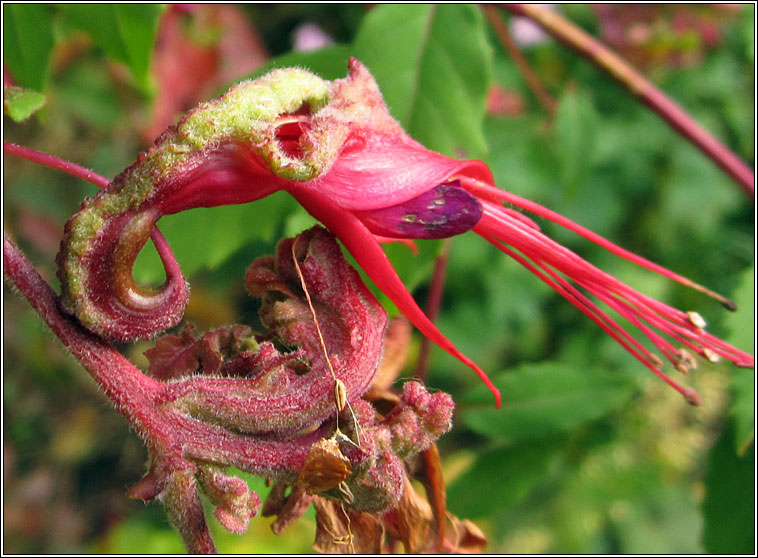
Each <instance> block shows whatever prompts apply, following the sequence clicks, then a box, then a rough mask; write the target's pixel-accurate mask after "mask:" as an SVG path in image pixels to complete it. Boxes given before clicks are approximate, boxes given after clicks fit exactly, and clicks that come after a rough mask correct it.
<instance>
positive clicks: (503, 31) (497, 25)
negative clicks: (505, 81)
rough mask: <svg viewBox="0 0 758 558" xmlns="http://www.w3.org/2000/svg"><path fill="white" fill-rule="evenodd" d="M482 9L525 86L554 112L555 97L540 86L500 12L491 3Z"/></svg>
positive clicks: (548, 110) (551, 113)
mask: <svg viewBox="0 0 758 558" xmlns="http://www.w3.org/2000/svg"><path fill="white" fill-rule="evenodd" d="M483 9H484V14H485V15H486V16H487V19H488V20H489V22H490V25H491V26H492V29H493V30H494V31H495V33H496V34H497V36H498V38H499V39H500V42H501V43H503V47H504V48H505V50H507V51H508V55H509V56H510V57H511V58H512V59H513V62H515V64H516V66H517V67H518V69H519V72H521V75H522V77H523V78H524V81H525V82H526V84H527V86H528V87H529V89H531V90H532V93H534V96H535V97H537V100H538V101H539V102H540V104H542V106H543V107H545V110H546V111H547V112H548V114H550V115H551V116H552V115H553V114H555V108H556V102H555V99H553V98H552V97H551V96H550V94H549V93H548V92H547V91H546V90H545V88H544V87H543V86H542V83H541V82H540V79H539V78H538V77H537V74H535V73H534V71H533V70H532V68H531V66H529V62H527V61H526V58H525V57H524V55H523V54H522V53H521V51H520V50H519V48H518V45H517V44H516V41H514V40H513V37H511V34H510V32H509V31H508V26H507V25H506V24H505V22H503V19H502V18H501V17H500V13H499V12H498V10H497V8H496V7H495V6H493V5H491V4H488V5H485V6H483Z"/></svg>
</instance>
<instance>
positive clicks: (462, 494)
mask: <svg viewBox="0 0 758 558" xmlns="http://www.w3.org/2000/svg"><path fill="white" fill-rule="evenodd" d="M562 449H563V447H562V445H561V443H560V441H558V440H554V439H543V440H540V443H533V442H531V441H530V442H525V443H521V444H516V445H513V446H507V447H501V448H497V449H494V450H489V451H486V452H484V453H482V454H480V455H479V456H478V457H477V459H476V461H474V463H473V465H472V466H471V467H469V468H468V469H467V470H466V471H465V472H464V473H462V474H461V475H460V476H459V477H457V478H456V479H455V480H454V481H453V483H452V484H451V485H450V486H449V487H448V491H447V501H448V505H449V507H450V510H451V511H452V512H453V513H454V514H456V515H457V516H459V517H466V518H472V519H473V518H477V517H486V516H488V515H491V514H493V513H495V512H497V511H499V510H502V509H506V508H509V507H511V506H515V505H517V504H518V503H519V502H521V501H522V500H523V499H524V498H525V497H526V496H527V495H528V494H529V492H530V491H531V490H532V489H533V488H534V487H535V486H536V485H537V484H538V483H539V481H540V480H541V479H542V478H543V477H545V476H546V475H547V473H548V471H549V470H550V468H551V466H552V465H553V464H554V463H555V462H556V460H557V459H558V457H559V455H560V453H561V450H562Z"/></svg>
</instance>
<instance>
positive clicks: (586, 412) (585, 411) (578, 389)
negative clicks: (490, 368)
mask: <svg viewBox="0 0 758 558" xmlns="http://www.w3.org/2000/svg"><path fill="white" fill-rule="evenodd" d="M493 382H494V383H495V385H496V386H497V387H498V389H499V390H500V393H501V394H502V397H503V400H502V407H501V408H500V409H493V408H491V396H489V393H488V391H487V390H486V389H482V388H484V387H485V386H479V385H477V386H475V387H474V388H473V389H471V390H470V391H469V392H468V393H467V394H466V395H465V396H464V397H463V399H462V401H461V411H460V417H461V421H462V422H463V424H465V425H466V426H468V427H469V428H471V429H472V430H474V431H475V432H478V433H479V434H482V435H484V436H486V437H488V438H490V439H493V440H500V441H513V440H521V439H523V438H536V437H540V436H545V435H548V434H555V433H558V432H564V431H568V430H571V429H573V428H576V427H577V426H579V425H580V424H582V423H584V422H587V421H589V420H592V419H596V418H598V417H601V416H603V415H605V414H607V413H609V412H611V411H612V410H613V409H616V408H618V407H619V406H620V405H622V404H623V403H624V402H625V401H627V400H628V399H629V398H630V396H631V395H632V393H633V392H634V390H635V385H636V383H635V381H634V379H633V377H631V376H629V375H627V374H623V373H618V372H607V371H604V370H599V369H596V368H592V367H588V368H581V369H580V368H577V367H575V366H572V365H570V364H561V363H558V362H541V363H539V364H527V365H523V366H519V367H516V368H514V369H512V370H510V371H508V372H505V373H501V374H500V375H498V376H496V377H494V378H493ZM472 407H474V408H472ZM476 407H485V408H476Z"/></svg>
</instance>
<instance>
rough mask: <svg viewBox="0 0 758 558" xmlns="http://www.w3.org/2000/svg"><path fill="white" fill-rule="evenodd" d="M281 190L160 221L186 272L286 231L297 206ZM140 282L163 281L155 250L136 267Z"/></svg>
mask: <svg viewBox="0 0 758 558" xmlns="http://www.w3.org/2000/svg"><path fill="white" fill-rule="evenodd" d="M296 206H297V205H296V203H295V201H294V200H293V199H292V198H290V197H289V195H287V194H285V193H283V192H280V193H278V194H274V195H271V196H269V197H267V198H265V199H262V200H258V201H256V202H255V203H253V204H244V205H228V206H223V207H214V208H211V209H206V208H199V209H193V210H191V211H184V212H182V213H180V214H176V215H167V216H165V217H163V219H161V220H160V221H159V223H158V226H159V228H160V229H161V231H162V232H163V234H164V235H165V237H166V239H168V242H169V244H170V245H171V249H172V250H173V251H174V254H175V255H176V259H177V261H178V262H179V264H180V265H181V267H182V270H183V272H184V273H185V274H186V275H191V274H192V273H194V272H196V271H198V270H200V269H214V268H215V267H217V266H218V265H219V264H221V263H223V262H224V261H226V259H227V258H228V257H229V256H230V255H231V254H233V253H234V252H236V251H237V250H238V249H239V248H241V247H242V246H244V245H245V244H248V243H250V242H252V241H254V240H264V241H267V242H271V241H272V240H274V239H275V238H277V237H278V235H279V234H280V231H281V230H282V228H283V226H284V223H285V217H286V216H287V215H288V214H289V213H290V212H292V211H293V210H294V209H295V207H296ZM134 276H135V278H136V279H137V280H138V281H143V282H145V283H158V282H161V281H163V277H164V275H163V265H162V264H161V263H160V259H159V258H158V254H157V252H156V251H155V250H154V249H152V248H151V249H145V250H143V251H142V252H141V253H140V255H139V257H138V258H137V262H136V264H135V266H134Z"/></svg>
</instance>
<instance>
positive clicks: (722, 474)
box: [702, 421, 755, 555]
mask: <svg viewBox="0 0 758 558" xmlns="http://www.w3.org/2000/svg"><path fill="white" fill-rule="evenodd" d="M734 435H735V428H734V424H732V423H731V421H728V422H727V424H726V428H725V429H724V432H723V433H722V435H721V437H720V438H719V440H718V442H717V443H716V445H715V446H713V449H712V450H711V455H710V462H709V464H708V472H707V473H706V476H705V500H703V506H702V510H703V518H704V520H705V528H704V530H703V544H704V546H705V550H706V552H708V553H709V554H722V555H723V554H748V555H749V554H753V553H754V552H755V546H754V541H755V507H754V505H753V503H754V500H753V498H754V495H755V469H754V464H755V446H754V445H753V446H752V447H751V448H750V451H749V452H747V454H746V455H744V456H742V457H740V456H738V455H737V454H736V453H735V452H734V443H735V439H734Z"/></svg>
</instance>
